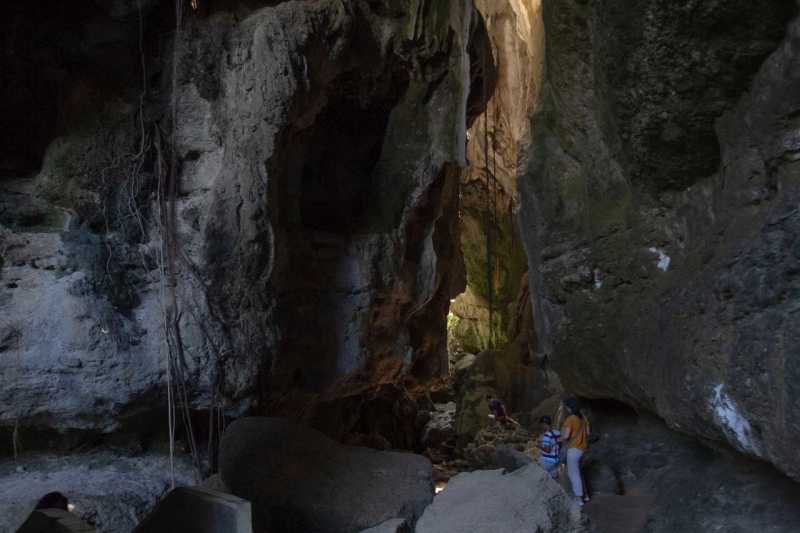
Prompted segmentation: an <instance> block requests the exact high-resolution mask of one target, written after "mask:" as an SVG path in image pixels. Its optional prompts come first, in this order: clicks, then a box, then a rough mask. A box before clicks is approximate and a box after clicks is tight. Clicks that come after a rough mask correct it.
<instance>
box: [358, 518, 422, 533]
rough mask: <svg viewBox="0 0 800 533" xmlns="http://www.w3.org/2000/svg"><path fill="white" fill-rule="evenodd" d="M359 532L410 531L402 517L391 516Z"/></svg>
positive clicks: (388, 532)
mask: <svg viewBox="0 0 800 533" xmlns="http://www.w3.org/2000/svg"><path fill="white" fill-rule="evenodd" d="M361 533H412V530H411V527H410V526H409V525H408V522H407V521H406V520H404V519H403V518H393V519H392V520H387V521H386V522H382V523H380V524H378V525H377V526H375V527H371V528H369V529H365V530H363V531H361Z"/></svg>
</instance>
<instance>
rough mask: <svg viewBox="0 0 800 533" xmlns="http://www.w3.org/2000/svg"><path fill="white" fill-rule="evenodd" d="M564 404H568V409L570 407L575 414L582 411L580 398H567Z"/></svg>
mask: <svg viewBox="0 0 800 533" xmlns="http://www.w3.org/2000/svg"><path fill="white" fill-rule="evenodd" d="M564 405H566V406H567V409H569V410H570V412H571V413H572V414H573V415H577V414H578V413H579V411H580V406H579V404H578V400H577V399H575V398H567V399H566V400H564Z"/></svg>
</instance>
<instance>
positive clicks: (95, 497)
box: [0, 451, 194, 533]
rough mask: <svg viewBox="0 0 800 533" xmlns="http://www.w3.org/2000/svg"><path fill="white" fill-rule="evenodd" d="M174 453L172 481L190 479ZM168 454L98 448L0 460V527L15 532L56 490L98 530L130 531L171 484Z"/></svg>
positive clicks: (1, 530)
mask: <svg viewBox="0 0 800 533" xmlns="http://www.w3.org/2000/svg"><path fill="white" fill-rule="evenodd" d="M193 479H194V474H193V473H192V469H191V466H190V464H189V462H188V461H187V460H186V459H185V458H182V457H180V456H179V457H176V461H175V482H176V484H179V485H180V484H183V485H188V484H193ZM170 482H171V481H170V466H169V458H168V457H166V456H164V455H142V456H139V457H125V456H120V455H116V454H114V453H112V452H107V451H100V452H94V453H90V454H75V455H73V456H70V457H57V456H53V455H43V456H20V458H19V460H18V461H12V460H9V459H6V460H4V461H2V462H0V517H2V520H0V533H14V532H15V531H16V529H17V527H19V526H20V525H21V524H22V523H23V522H24V521H25V519H26V518H27V517H28V515H29V514H30V513H31V511H32V510H33V508H34V507H35V505H36V503H37V502H38V501H39V499H40V498H41V497H42V496H44V495H45V494H47V493H49V492H53V491H58V492H61V493H62V494H64V495H65V496H66V497H67V499H68V500H69V501H70V503H72V504H73V505H75V511H74V512H75V513H76V514H77V515H78V516H79V517H80V518H81V519H83V520H85V521H86V522H88V523H90V524H92V525H94V526H96V527H97V530H98V532H99V533H130V531H132V530H133V528H134V527H135V526H136V525H137V524H138V523H139V521H140V520H141V519H142V518H144V516H145V515H146V514H147V513H148V512H149V511H150V509H152V508H153V507H154V506H155V504H156V502H158V500H159V498H161V497H162V496H163V495H164V494H166V492H167V491H168V490H169V488H170Z"/></svg>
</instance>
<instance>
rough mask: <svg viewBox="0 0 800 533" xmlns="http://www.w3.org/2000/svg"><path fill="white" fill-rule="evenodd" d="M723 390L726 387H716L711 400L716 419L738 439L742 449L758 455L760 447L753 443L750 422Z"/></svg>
mask: <svg viewBox="0 0 800 533" xmlns="http://www.w3.org/2000/svg"><path fill="white" fill-rule="evenodd" d="M723 388H724V385H717V386H716V387H714V396H713V398H712V399H711V407H712V408H713V409H714V418H715V419H716V421H717V423H718V424H721V425H722V427H723V428H725V429H726V430H727V431H728V432H730V433H732V434H733V436H735V437H736V440H738V441H739V444H741V446H742V448H744V449H745V450H748V451H752V452H756V453H757V452H758V446H757V445H756V443H755V442H753V439H752V436H751V429H750V422H748V421H747V419H746V418H745V417H743V416H742V415H741V414H740V413H739V411H738V409H737V408H736V403H735V402H734V401H733V400H732V399H731V398H730V397H729V396H728V395H727V394H725V392H724V391H723V390H722V389H723Z"/></svg>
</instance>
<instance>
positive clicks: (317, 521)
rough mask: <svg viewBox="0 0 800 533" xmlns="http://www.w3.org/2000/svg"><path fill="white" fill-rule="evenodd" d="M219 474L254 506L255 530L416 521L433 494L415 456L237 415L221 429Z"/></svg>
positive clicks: (424, 464)
mask: <svg viewBox="0 0 800 533" xmlns="http://www.w3.org/2000/svg"><path fill="white" fill-rule="evenodd" d="M220 474H221V477H222V480H223V481H224V482H225V484H226V485H227V486H228V487H230V489H231V491H232V492H233V494H235V495H237V496H239V497H242V498H245V499H247V500H249V501H251V502H252V503H253V525H254V531H255V532H257V533H261V532H264V531H274V532H284V531H286V532H290V531H308V532H309V533H311V532H331V533H333V532H342V533H346V532H357V531H361V530H363V529H366V528H370V527H374V526H377V525H379V524H382V523H384V522H386V521H387V520H391V519H394V518H402V519H405V520H408V522H410V523H414V522H415V521H416V520H417V518H419V516H420V515H421V514H422V512H423V510H424V509H425V507H426V506H427V505H428V504H429V503H430V502H431V500H432V499H433V482H432V480H431V464H430V462H429V461H428V460H427V459H426V458H424V457H422V456H419V455H413V454H410V453H400V452H383V451H376V450H371V449H368V448H359V447H351V446H342V445H340V444H337V443H336V442H334V441H332V440H331V439H328V438H327V437H325V435H323V434H321V433H319V432H317V431H314V430H312V429H308V428H305V427H303V426H300V425H297V424H294V423H291V422H289V421H287V420H282V419H276V418H256V417H250V418H242V419H239V420H237V421H236V422H234V423H233V424H232V425H231V426H230V427H229V428H228V430H227V431H226V432H225V436H224V437H223V441H222V448H221V454H220Z"/></svg>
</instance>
